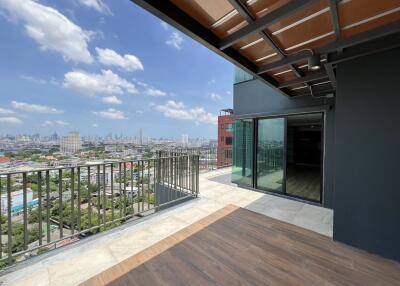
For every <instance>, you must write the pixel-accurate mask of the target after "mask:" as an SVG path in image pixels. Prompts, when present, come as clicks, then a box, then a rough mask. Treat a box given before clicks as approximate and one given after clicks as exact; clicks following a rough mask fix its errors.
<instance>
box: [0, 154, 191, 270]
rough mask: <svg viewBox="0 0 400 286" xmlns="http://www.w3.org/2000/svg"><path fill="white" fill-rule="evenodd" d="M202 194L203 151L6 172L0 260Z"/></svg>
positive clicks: (0, 191)
mask: <svg viewBox="0 0 400 286" xmlns="http://www.w3.org/2000/svg"><path fill="white" fill-rule="evenodd" d="M198 192H199V156H198V155H179V156H170V157H164V156H162V157H159V158H156V159H149V160H139V161H118V162H115V161H114V162H106V163H101V164H91V165H82V166H77V167H62V168H53V169H41V170H32V171H27V172H9V173H2V174H0V196H1V205H0V213H1V217H0V261H1V263H2V266H3V267H4V266H7V265H11V264H12V263H14V262H15V261H19V260H23V259H24V258H26V256H28V255H34V254H40V253H42V252H45V251H48V250H50V249H53V248H57V247H59V246H62V245H65V244H68V243H70V242H73V241H75V240H79V239H81V238H84V237H86V236H89V235H92V234H95V233H98V232H101V231H105V230H107V229H110V228H112V227H115V226H117V225H120V224H122V223H124V222H125V221H127V220H131V219H134V218H140V217H141V216H143V215H144V214H145V213H151V212H155V211H158V210H160V209H163V208H166V207H168V206H171V205H173V204H177V203H180V202H183V201H184V200H187V199H190V198H193V197H197V195H198Z"/></svg>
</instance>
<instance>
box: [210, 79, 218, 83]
mask: <svg viewBox="0 0 400 286" xmlns="http://www.w3.org/2000/svg"><path fill="white" fill-rule="evenodd" d="M216 82H217V81H216V80H215V79H212V80H209V81H208V83H209V84H214V83H216Z"/></svg>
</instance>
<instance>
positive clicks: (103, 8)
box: [79, 0, 112, 15]
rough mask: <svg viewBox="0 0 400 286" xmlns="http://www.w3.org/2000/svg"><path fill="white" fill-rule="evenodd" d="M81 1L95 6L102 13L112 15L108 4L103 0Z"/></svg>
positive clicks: (90, 6) (92, 6)
mask: <svg viewBox="0 0 400 286" xmlns="http://www.w3.org/2000/svg"><path fill="white" fill-rule="evenodd" d="M79 2H80V3H81V4H82V5H85V6H86V7H89V8H93V9H95V10H96V11H98V12H100V13H103V14H108V15H112V13H111V10H110V8H108V6H107V5H106V4H105V3H104V2H103V1H102V0H79Z"/></svg>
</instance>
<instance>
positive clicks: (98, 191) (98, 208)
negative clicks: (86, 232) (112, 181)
mask: <svg viewBox="0 0 400 286" xmlns="http://www.w3.org/2000/svg"><path fill="white" fill-rule="evenodd" d="M96 179H97V180H96V181H97V182H96V183H97V226H98V227H99V229H100V218H101V215H100V203H101V199H100V165H97V178H96Z"/></svg>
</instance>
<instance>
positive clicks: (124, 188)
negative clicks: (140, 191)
mask: <svg viewBox="0 0 400 286" xmlns="http://www.w3.org/2000/svg"><path fill="white" fill-rule="evenodd" d="M126 200H127V198H126V162H124V217H126Z"/></svg>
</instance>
